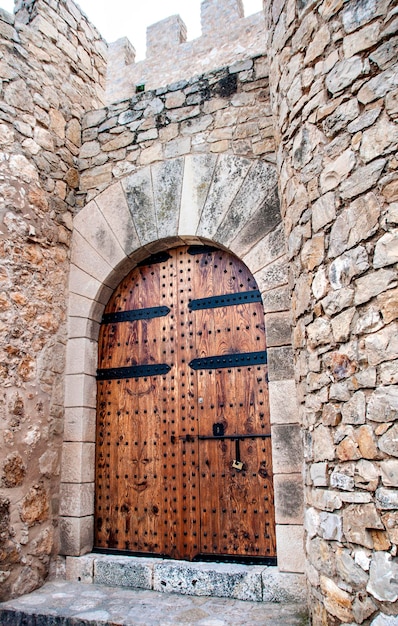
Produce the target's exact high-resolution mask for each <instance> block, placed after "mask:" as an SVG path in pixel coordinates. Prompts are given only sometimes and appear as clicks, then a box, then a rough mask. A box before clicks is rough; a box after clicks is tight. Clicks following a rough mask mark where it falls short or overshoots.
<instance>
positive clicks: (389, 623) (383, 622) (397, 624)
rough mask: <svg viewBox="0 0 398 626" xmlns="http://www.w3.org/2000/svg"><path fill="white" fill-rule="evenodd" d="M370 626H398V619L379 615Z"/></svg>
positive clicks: (382, 614)
mask: <svg viewBox="0 0 398 626" xmlns="http://www.w3.org/2000/svg"><path fill="white" fill-rule="evenodd" d="M370 626H398V617H394V616H393V615H386V614H385V613H380V614H379V615H378V616H377V617H376V618H375V619H374V620H373V621H372V623H371V625H370Z"/></svg>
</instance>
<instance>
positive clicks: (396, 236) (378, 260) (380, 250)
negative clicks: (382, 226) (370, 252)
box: [373, 140, 398, 268]
mask: <svg viewBox="0 0 398 626" xmlns="http://www.w3.org/2000/svg"><path fill="white" fill-rule="evenodd" d="M397 141H398V140H397ZM397 262H398V232H390V233H386V234H385V235H383V236H382V237H381V238H380V239H379V241H378V242H377V244H376V248H375V255H374V260H373V265H374V267H375V268H379V267H384V266H386V265H393V264H394V263H397Z"/></svg>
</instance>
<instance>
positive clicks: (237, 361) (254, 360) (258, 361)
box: [189, 350, 267, 370]
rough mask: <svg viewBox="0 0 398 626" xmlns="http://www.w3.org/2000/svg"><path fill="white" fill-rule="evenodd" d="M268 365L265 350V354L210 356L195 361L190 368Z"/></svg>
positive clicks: (248, 353)
mask: <svg viewBox="0 0 398 626" xmlns="http://www.w3.org/2000/svg"><path fill="white" fill-rule="evenodd" d="M266 363H267V351H266V350H264V351H263V352H242V353H240V354H223V355H220V356H208V357H204V358H203V359H193V361H191V362H190V363H189V366H190V367H191V368H192V369H193V370H214V369H222V368H228V367H245V366H247V365H262V364H266Z"/></svg>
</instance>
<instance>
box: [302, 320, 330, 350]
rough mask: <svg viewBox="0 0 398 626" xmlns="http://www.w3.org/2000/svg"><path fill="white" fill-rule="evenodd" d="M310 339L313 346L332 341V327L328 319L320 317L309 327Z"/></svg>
mask: <svg viewBox="0 0 398 626" xmlns="http://www.w3.org/2000/svg"><path fill="white" fill-rule="evenodd" d="M307 335H308V341H309V344H310V346H311V347H312V348H316V347H317V346H320V345H324V344H326V343H330V341H331V339H332V329H331V326H330V323H329V321H328V320H326V319H324V318H322V317H319V318H318V319H316V320H315V322H313V323H312V324H309V326H308V327H307Z"/></svg>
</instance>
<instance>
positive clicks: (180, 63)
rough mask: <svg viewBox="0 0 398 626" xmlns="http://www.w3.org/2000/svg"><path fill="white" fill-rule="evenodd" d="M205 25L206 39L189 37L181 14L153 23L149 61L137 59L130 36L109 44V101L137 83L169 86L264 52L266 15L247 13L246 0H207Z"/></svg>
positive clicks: (124, 94)
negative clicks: (190, 38)
mask: <svg viewBox="0 0 398 626" xmlns="http://www.w3.org/2000/svg"><path fill="white" fill-rule="evenodd" d="M201 26H202V35H201V37H198V38H197V39H194V40H192V41H187V28H186V25H185V23H184V22H183V20H182V19H181V17H180V16H179V15H172V16H171V17H168V18H166V19H164V20H161V21H159V22H157V23H155V24H152V25H151V26H149V27H148V29H147V52H146V59H145V60H143V61H139V62H138V63H135V50H134V47H133V45H132V44H131V43H130V42H129V40H128V39H127V38H125V37H124V38H122V39H119V40H118V41H116V42H114V43H112V44H110V46H109V63H108V81H107V100H108V102H116V101H118V100H123V99H126V98H129V97H131V96H132V95H133V94H134V93H135V91H136V87H137V86H138V85H145V89H146V90H147V89H156V88H158V87H164V86H165V85H167V84H171V83H175V82H178V81H180V80H182V79H184V78H186V77H187V76H189V77H191V76H196V75H199V74H203V73H204V72H208V71H211V70H214V69H216V68H219V67H223V66H224V67H225V66H228V65H230V64H231V63H233V62H236V61H237V60H243V59H246V58H248V57H250V56H254V55H256V56H257V55H259V54H262V53H264V52H265V41H266V37H265V22H264V14H263V13H262V12H259V13H255V14H254V15H250V16H248V17H245V16H244V10H243V3H242V0H203V1H202V4H201Z"/></svg>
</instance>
